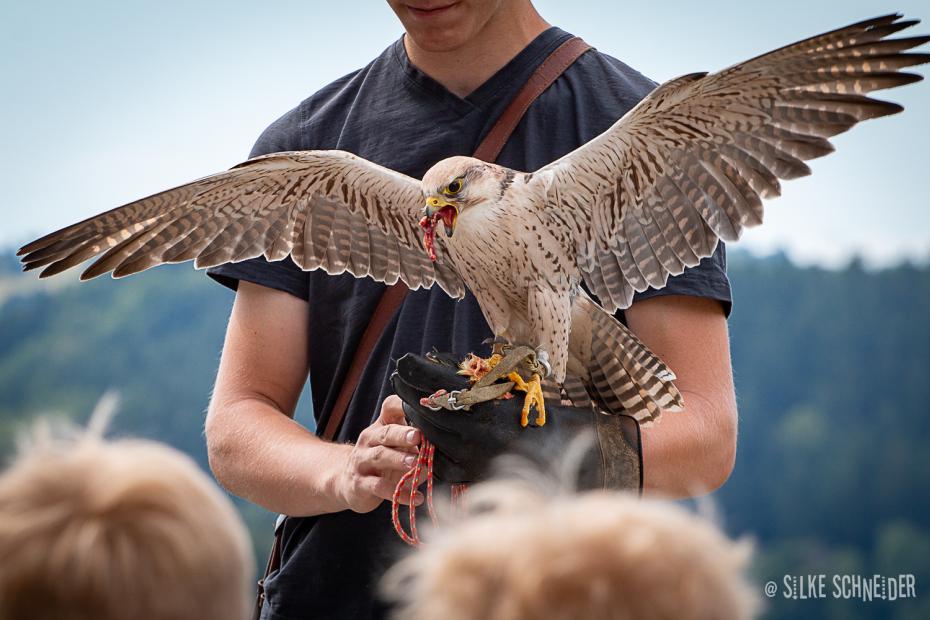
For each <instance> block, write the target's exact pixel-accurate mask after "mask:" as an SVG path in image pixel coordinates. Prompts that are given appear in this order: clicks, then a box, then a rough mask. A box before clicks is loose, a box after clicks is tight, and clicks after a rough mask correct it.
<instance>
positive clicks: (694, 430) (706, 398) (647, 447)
mask: <svg viewBox="0 0 930 620" xmlns="http://www.w3.org/2000/svg"><path fill="white" fill-rule="evenodd" d="M626 317H627V322H628V323H629V327H630V329H632V330H633V332H634V333H636V335H637V336H638V337H639V338H640V339H641V340H642V341H643V342H644V343H645V344H646V345H647V346H648V347H649V348H650V349H652V351H653V352H654V353H655V354H656V355H658V356H659V357H660V358H661V359H662V360H663V361H665V363H666V364H668V366H669V367H670V368H671V369H672V370H673V371H674V372H675V374H676V375H678V379H677V380H676V382H675V384H676V385H677V386H678V389H679V390H681V392H682V395H683V396H684V402H685V410H684V411H683V412H677V413H665V414H664V415H662V416H661V417H660V418H659V421H658V422H657V423H655V424H654V425H652V426H651V427H648V428H643V429H642V441H643V476H644V479H643V491H644V493H648V494H654V495H664V496H671V497H689V496H695V495H701V494H704V493H709V492H711V491H713V490H714V489H716V488H718V487H719V486H721V485H722V484H723V483H724V482H726V480H727V478H728V477H729V476H730V472H732V471H733V464H734V461H735V458H736V428H737V410H736V395H735V393H734V387H733V370H732V366H731V363H730V343H729V336H728V333H727V323H726V318H725V317H724V315H723V310H722V308H721V307H720V304H719V303H717V302H716V301H713V300H710V299H704V298H701V297H689V296H679V295H668V296H663V297H654V298H652V299H647V300H643V301H640V302H636V303H634V304H633V305H632V306H630V308H628V309H627V311H626Z"/></svg>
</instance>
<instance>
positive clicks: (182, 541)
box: [0, 426, 254, 620]
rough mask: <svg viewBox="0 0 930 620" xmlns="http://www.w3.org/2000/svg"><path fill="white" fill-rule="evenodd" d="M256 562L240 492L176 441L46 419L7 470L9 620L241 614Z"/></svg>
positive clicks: (1, 545) (1, 484)
mask: <svg viewBox="0 0 930 620" xmlns="http://www.w3.org/2000/svg"><path fill="white" fill-rule="evenodd" d="M43 429H44V431H43ZM253 568H254V565H253V559H252V550H251V545H250V543H249V540H248V536H247V533H246V530H245V528H244V526H243V524H242V522H241V520H240V519H239V516H238V514H237V513H236V511H235V509H234V508H233V505H232V503H231V502H230V501H229V499H228V498H227V497H226V496H225V495H224V494H223V493H222V492H221V491H220V490H219V489H218V488H217V487H216V486H215V485H214V484H213V482H212V481H211V480H210V479H209V478H208V477H207V476H206V475H205V474H204V473H203V472H202V471H201V470H200V469H199V468H198V467H197V465H196V464H195V463H194V462H193V461H192V460H191V459H190V458H188V457H187V456H185V455H183V454H181V453H180V452H178V451H176V450H174V449H172V448H169V447H168V446H164V445H161V444H158V443H155V442H151V441H141V440H119V441H106V440H104V439H102V438H101V436H100V433H99V432H97V433H95V432H90V431H88V432H75V431H73V430H72V431H71V432H69V433H68V435H67V436H66V437H57V438H56V437H53V436H52V434H51V433H50V432H48V427H47V426H45V427H42V428H37V430H36V432H35V437H34V438H33V440H32V441H31V443H30V444H29V445H25V446H24V447H21V449H20V451H19V454H18V456H17V457H16V458H15V460H14V461H13V463H12V465H11V466H10V467H9V468H8V469H7V470H6V471H5V472H3V473H2V475H0V620H22V619H24V618H30V619H34V620H45V619H49V620H51V619H53V618H54V619H56V620H68V619H74V620H78V619H80V620H84V619H88V620H89V619H91V618H93V619H95V620H112V619H117V618H119V619H129V618H140V619H145V620H161V619H165V620H168V619H172V620H179V619H186V618H190V619H192V620H193V619H195V618H196V619H198V620H230V619H236V620H240V619H244V618H246V617H247V615H248V609H249V601H248V595H249V591H250V590H251V586H250V581H251V575H252V571H253Z"/></svg>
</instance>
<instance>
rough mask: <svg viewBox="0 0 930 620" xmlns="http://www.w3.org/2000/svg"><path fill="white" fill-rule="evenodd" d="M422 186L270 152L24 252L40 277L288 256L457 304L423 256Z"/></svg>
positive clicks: (454, 287) (343, 163) (340, 158)
mask: <svg viewBox="0 0 930 620" xmlns="http://www.w3.org/2000/svg"><path fill="white" fill-rule="evenodd" d="M422 202H423V197H422V193H421V190H420V183H419V182H418V181H416V180H414V179H412V178H410V177H408V176H405V175H403V174H400V173H398V172H394V171H393V170H390V169H388V168H384V167H382V166H378V165H376V164H373V163H371V162H369V161H367V160H365V159H362V158H360V157H357V156H355V155H352V154H350V153H346V152H343V151H294V152H282V153H272V154H270V155H264V156H261V157H256V158H253V159H250V160H248V161H246V162H244V163H242V164H239V165H238V166H236V167H234V168H232V169H230V170H227V171H225V172H221V173H219V174H215V175H212V176H208V177H204V178H202V179H200V180H197V181H194V182H192V183H188V184H187V185H182V186H180V187H176V188H174V189H170V190H167V191H165V192H161V193H158V194H155V195H153V196H150V197H148V198H144V199H142V200H138V201H136V202H132V203H130V204H127V205H124V206H122V207H118V208H116V209H113V210H111V211H108V212H106V213H103V214H101V215H97V216H95V217H92V218H89V219H87V220H85V221H83V222H79V223H77V224H74V225H73V226H68V227H67V228H63V229H61V230H59V231H57V232H54V233H51V234H49V235H46V236H45V237H42V238H41V239H38V240H36V241H33V242H32V243H29V244H27V245H26V246H24V247H23V248H21V249H20V250H19V253H18V254H19V255H22V256H23V258H22V261H23V263H24V265H25V269H26V270H29V269H36V268H39V267H45V269H44V270H43V271H42V273H41V276H42V277H47V276H51V275H54V274H56V273H60V272H61V271H64V270H65V269H68V268H70V267H73V266H75V265H77V264H80V263H82V262H84V261H86V260H88V259H90V258H93V257H94V256H97V255H98V254H101V253H103V256H101V257H100V258H99V259H98V260H97V261H96V262H95V263H94V264H92V265H91V266H90V267H89V268H88V269H87V270H86V271H84V273H83V274H82V275H81V278H82V279H88V278H93V277H96V276H99V275H102V274H105V273H108V272H110V271H112V272H113V275H114V277H122V276H126V275H129V274H132V273H136V272H138V271H142V270H143V269H148V268H149V267H153V266H155V265H158V264H161V263H173V262H181V261H187V260H191V259H194V260H195V261H196V262H195V264H196V266H197V267H212V266H215V265H219V264H222V263H227V262H238V261H242V260H246V259H248V258H253V257H256V256H260V255H264V256H265V257H266V258H268V259H269V260H281V259H283V258H285V257H286V256H287V255H288V254H290V255H291V256H292V257H293V259H294V262H295V263H297V265H298V266H300V267H301V268H302V269H305V270H310V269H323V270H325V271H326V272H328V273H331V274H336V273H342V272H343V271H349V272H350V273H352V274H353V275H355V276H359V277H361V276H366V275H368V276H371V277H372V278H374V279H375V280H378V281H381V282H385V283H388V284H393V283H394V282H396V281H397V280H398V279H400V280H402V281H403V282H404V283H405V284H407V286H409V287H410V288H411V289H416V288H420V287H429V286H431V285H432V284H433V282H438V283H439V285H440V286H441V287H442V288H443V289H444V290H445V291H446V292H447V293H449V294H450V295H451V296H453V297H462V296H463V295H464V292H465V288H464V284H463V283H462V280H461V278H460V277H459V275H458V274H457V272H456V271H455V269H454V268H453V267H451V265H450V264H449V263H448V262H443V256H442V253H441V250H439V256H438V259H439V260H437V262H435V263H433V262H431V261H430V260H429V256H428V255H427V254H426V252H425V251H424V250H423V248H422V246H421V244H420V240H419V235H420V229H419V227H418V226H417V221H418V217H419V210H420V209H421V208H422Z"/></svg>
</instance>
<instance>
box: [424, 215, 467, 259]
mask: <svg viewBox="0 0 930 620" xmlns="http://www.w3.org/2000/svg"><path fill="white" fill-rule="evenodd" d="M423 212H424V215H423V217H421V218H420V228H422V229H423V246H424V247H425V248H426V251H427V252H428V253H429V258H430V260H431V261H434V262H435V261H436V247H435V245H434V244H435V241H436V224H437V223H439V221H440V220H442V225H443V227H444V228H445V230H446V236H447V237H451V236H452V233H453V232H454V231H455V221H456V219H458V215H459V212H458V209H456V208H455V207H454V206H453V205H450V204H446V205H444V206H442V208H440V209H434V208H431V206H430V205H427V206H426V208H425V209H424V210H423Z"/></svg>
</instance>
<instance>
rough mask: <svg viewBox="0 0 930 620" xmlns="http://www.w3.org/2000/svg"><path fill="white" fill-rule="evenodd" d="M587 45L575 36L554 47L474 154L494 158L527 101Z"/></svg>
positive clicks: (530, 101) (549, 82) (553, 78)
mask: <svg viewBox="0 0 930 620" xmlns="http://www.w3.org/2000/svg"><path fill="white" fill-rule="evenodd" d="M589 49H591V46H590V45H588V44H587V43H585V42H584V41H582V40H581V39H579V38H578V37H572V38H570V39H568V40H567V41H565V43H563V44H562V45H560V46H558V47H557V48H555V49H554V50H553V51H552V53H551V54H549V56H548V57H547V58H546V59H545V60H544V61H543V62H542V64H541V65H539V66H538V67H537V68H536V71H534V72H533V75H531V76H530V79H528V80H527V81H526V83H525V84H524V85H523V87H522V88H521V89H520V90H519V91H518V92H517V94H516V95H514V98H513V99H512V100H511V101H510V104H509V105H508V106H507V108H506V109H505V110H504V112H503V113H502V114H501V115H500V117H498V119H497V122H496V123H494V126H493V127H491V131H489V132H488V134H487V135H486V136H485V137H484V139H483V140H482V141H481V144H479V145H478V148H477V149H475V155H474V156H475V157H477V158H478V159H483V160H484V161H487V162H493V161H495V160H496V159H497V156H498V155H500V152H501V149H503V148H504V145H505V144H507V140H508V139H509V138H510V134H512V133H513V130H514V129H516V128H517V124H518V123H519V122H520V119H522V118H523V115H524V114H526V111H527V110H528V109H529V108H530V105H532V103H533V102H534V101H536V98H537V97H539V96H540V95H541V94H543V92H545V90H546V89H547V88H549V87H550V86H551V85H552V83H553V82H555V81H556V80H557V79H558V78H559V76H560V75H562V74H563V73H565V70H566V69H568V68H569V67H570V66H572V63H574V62H575V61H576V60H578V57H579V56H581V55H582V54H584V53H585V52H587V51H588V50H589Z"/></svg>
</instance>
